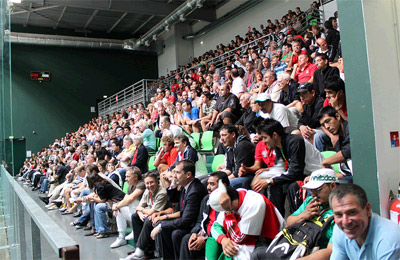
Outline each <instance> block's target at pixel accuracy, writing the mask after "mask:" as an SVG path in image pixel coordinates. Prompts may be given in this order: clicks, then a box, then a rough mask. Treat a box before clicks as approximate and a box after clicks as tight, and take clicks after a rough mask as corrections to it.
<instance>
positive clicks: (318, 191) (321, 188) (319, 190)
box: [311, 183, 326, 193]
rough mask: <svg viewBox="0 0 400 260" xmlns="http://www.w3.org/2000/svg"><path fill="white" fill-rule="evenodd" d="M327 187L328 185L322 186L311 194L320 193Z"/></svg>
mask: <svg viewBox="0 0 400 260" xmlns="http://www.w3.org/2000/svg"><path fill="white" fill-rule="evenodd" d="M325 185H326V183H324V184H322V186H321V187H319V188H318V189H314V190H311V193H320V192H321V191H322V190H323V189H324V187H325Z"/></svg>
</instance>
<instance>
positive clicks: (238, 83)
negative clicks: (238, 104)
mask: <svg viewBox="0 0 400 260" xmlns="http://www.w3.org/2000/svg"><path fill="white" fill-rule="evenodd" d="M243 92H247V88H246V84H245V83H244V81H243V79H242V78H241V77H237V78H236V79H234V80H233V82H232V93H233V94H234V95H235V96H237V97H239V94H240V93H243Z"/></svg>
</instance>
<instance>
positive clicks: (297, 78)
mask: <svg viewBox="0 0 400 260" xmlns="http://www.w3.org/2000/svg"><path fill="white" fill-rule="evenodd" d="M316 4H317V3H316V2H314V3H312V4H311V6H312V7H314V8H318V6H317V5H316ZM306 15H308V14H305V13H304V12H302V11H301V10H300V8H298V7H297V8H296V11H294V12H293V11H291V10H289V11H288V14H286V15H284V16H283V17H282V19H281V20H280V21H279V20H275V21H274V22H272V21H271V20H268V24H267V25H266V26H264V25H260V30H257V29H256V28H253V29H251V28H249V31H248V33H246V36H245V38H242V37H240V36H236V37H235V40H232V42H231V43H229V44H228V45H223V44H220V45H218V46H217V48H216V50H214V51H210V52H207V53H205V54H204V55H202V56H201V57H198V58H196V59H194V60H193V62H192V63H190V64H188V65H187V66H180V67H179V68H178V69H177V70H176V71H171V72H170V74H169V76H173V80H172V82H171V83H170V84H167V83H165V82H166V81H160V82H164V83H157V84H158V85H157V90H156V93H155V95H154V97H151V99H150V100H149V103H148V104H147V106H145V105H144V104H142V103H139V104H134V105H132V106H129V107H128V108H126V110H125V109H122V110H121V111H119V112H116V113H112V114H111V115H107V116H106V117H104V118H101V117H98V118H94V119H92V120H91V121H90V122H89V123H87V124H85V125H83V126H81V127H79V129H78V130H77V131H75V132H73V133H67V134H66V136H65V137H63V138H61V139H56V140H55V142H54V143H53V144H50V145H49V146H48V147H45V148H43V149H42V150H41V151H40V152H38V153H37V154H34V155H33V157H32V158H29V159H26V161H25V165H24V167H23V169H21V173H20V178H19V179H20V180H21V181H24V183H25V184H27V185H31V187H32V190H39V193H42V194H44V196H41V197H40V198H41V200H43V201H44V202H45V203H46V208H47V209H48V210H55V209H58V210H60V212H61V213H62V214H73V215H74V216H75V217H77V219H76V220H75V221H73V222H71V226H74V227H76V228H84V229H87V230H88V233H86V234H85V235H87V236H95V237H96V238H97V239H102V238H106V237H109V236H110V233H113V232H116V233H118V237H117V239H116V240H115V241H114V242H113V243H112V244H110V247H111V248H118V247H120V246H123V245H125V244H127V241H128V240H133V241H134V243H135V246H136V250H135V252H134V253H133V254H132V255H131V256H128V258H129V259H142V258H143V256H144V255H145V253H149V252H155V254H156V255H158V256H162V257H163V258H164V259H192V258H194V257H199V256H203V257H204V255H205V256H206V257H207V259H217V258H218V257H219V255H220V254H221V253H222V254H225V256H235V257H236V258H234V259H249V256H250V254H251V252H252V251H253V250H254V247H255V245H256V242H257V241H258V238H259V237H260V236H261V237H263V238H264V239H263V241H264V245H267V244H268V243H269V242H270V241H271V240H272V239H273V238H274V236H275V235H276V234H277V233H278V232H279V229H280V228H282V227H283V225H284V219H283V217H287V216H288V215H290V214H294V215H293V216H296V215H299V214H300V211H299V207H302V208H301V210H305V207H306V205H307V204H308V203H310V199H306V200H305V201H304V199H305V198H304V193H302V192H301V188H302V186H303V184H304V183H308V182H309V181H310V180H309V179H310V175H311V174H312V173H313V172H316V171H318V170H320V169H323V168H332V167H336V168H334V169H335V171H333V170H332V171H333V174H332V173H329V174H330V175H329V176H330V177H332V178H336V179H335V180H336V181H335V183H336V182H337V183H349V182H350V183H351V182H352V165H351V153H350V144H349V140H350V139H349V132H348V126H347V120H348V116H347V106H346V96H345V93H346V92H345V83H344V74H343V61H342V59H341V58H340V53H341V50H340V35H339V31H338V17H337V13H336V16H335V17H331V18H329V19H328V20H327V21H325V22H324V23H323V25H324V28H321V27H320V26H319V24H320V21H321V20H320V17H319V14H318V13H315V12H311V16H312V17H313V18H314V19H312V22H310V23H308V24H307V25H306V31H305V32H304V33H302V34H299V33H298V32H299V31H300V30H301V29H302V28H303V26H302V25H301V21H304V19H305V17H306ZM307 21H308V20H307ZM266 35H268V36H269V37H264V38H263V36H266ZM257 39H260V40H259V41H255V40H257ZM248 43H250V44H248ZM239 47H240V48H239ZM233 49H237V51H235V53H234V55H233V56H226V57H225V56H224V55H223V54H224V53H228V52H229V51H230V50H233ZM214 57H219V61H218V62H219V63H218V64H223V65H222V66H221V65H219V66H218V67H217V66H216V65H215V64H213V63H211V64H209V63H207V60H209V59H210V58H214ZM196 65H200V66H197V67H195V68H192V67H194V66H196ZM188 68H190V69H188ZM160 80H163V79H162V78H161V79H160ZM208 131H213V134H214V143H215V149H214V151H212V152H211V153H212V154H213V155H218V154H223V155H224V158H225V159H224V161H223V162H222V163H221V164H220V165H219V166H218V171H217V172H212V173H209V171H207V168H206V161H205V155H204V154H201V153H200V152H199V151H201V148H202V144H201V143H200V144H199V143H196V141H195V138H193V137H194V135H195V134H200V135H201V134H202V133H203V134H204V133H206V132H208ZM327 150H328V153H330V154H329V155H327V152H326V151H327ZM150 157H152V159H153V160H152V161H151V164H150V166H151V167H152V168H154V170H150V171H149V168H148V167H149V163H148V162H149V158H150ZM311 181H312V180H311ZM311 181H310V182H311ZM327 183H328V182H327ZM335 185H336V184H335ZM335 185H333V184H332V188H334V186H335ZM222 186H223V187H225V189H224V191H223V192H222V193H220V199H219V200H218V199H217V202H214V206H213V205H212V203H211V202H209V200H210V201H211V195H207V193H209V194H210V193H211V194H212V192H214V191H217V190H219V188H221V189H222ZM218 187H219V188H218ZM335 187H336V186H335ZM239 188H242V189H239ZM317 188H320V187H317ZM309 189H310V190H311V191H312V194H313V196H315V194H319V192H320V190H319V191H318V192H317V191H314V189H315V187H314V186H313V187H311V188H309ZM286 198H287V201H288V205H289V211H290V214H288V212H287V211H286V210H285V203H286V202H285V201H286ZM303 201H304V203H306V204H304V206H302V204H303ZM313 202H314V200H313ZM327 202H328V201H327V199H326V198H325V199H324V200H323V201H322V200H321V201H320V204H319V205H320V206H321V209H322V208H323V207H329V205H327V204H326V203H327ZM218 209H219V210H218ZM286 209H287V207H286ZM318 210H319V208H318ZM219 212H223V214H221V213H219ZM113 216H114V217H115V218H116V223H117V225H116V226H117V227H116V228H115V227H113V225H110V224H109V222H110V220H111V219H113ZM293 216H292V218H291V221H290V222H291V223H293V222H296V221H293V219H297V218H294V217H293ZM312 216H314V215H312ZM312 216H310V219H311V217H312ZM228 220H229V221H230V222H229V221H228ZM267 222H268V223H267ZM227 223H230V224H229V225H230V226H227V225H228V224H227ZM232 223H233V224H232ZM128 225H130V226H131V227H132V229H133V230H132V232H131V233H130V234H126V230H127V227H128ZM266 230H267V231H266ZM328 240H329V238H328ZM172 241H173V242H172ZM242 246H243V247H242ZM327 246H328V245H327V243H326V245H325V247H327ZM246 250H247V251H246ZM329 250H331V248H330V249H329ZM329 250H328V251H327V252H328V255H329V254H330V251H329ZM317 259H318V258H317ZM321 259H322V258H321Z"/></svg>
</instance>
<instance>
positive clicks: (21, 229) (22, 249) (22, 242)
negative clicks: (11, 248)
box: [15, 198, 27, 259]
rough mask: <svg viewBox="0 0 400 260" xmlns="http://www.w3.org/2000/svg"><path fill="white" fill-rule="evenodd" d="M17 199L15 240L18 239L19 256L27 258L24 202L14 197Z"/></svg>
mask: <svg viewBox="0 0 400 260" xmlns="http://www.w3.org/2000/svg"><path fill="white" fill-rule="evenodd" d="M16 200H17V208H18V210H17V211H16V212H18V223H15V225H18V236H19V239H17V240H16V241H19V253H20V256H21V259H27V256H26V250H27V246H26V238H25V207H24V204H22V202H21V200H20V199H19V198H16Z"/></svg>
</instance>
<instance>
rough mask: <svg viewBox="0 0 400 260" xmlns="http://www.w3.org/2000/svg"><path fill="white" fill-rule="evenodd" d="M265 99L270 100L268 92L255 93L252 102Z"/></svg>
mask: <svg viewBox="0 0 400 260" xmlns="http://www.w3.org/2000/svg"><path fill="white" fill-rule="evenodd" d="M267 100H271V96H270V95H269V94H267V93H261V94H258V95H257V98H256V100H254V104H255V103H257V102H264V101H267Z"/></svg>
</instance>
